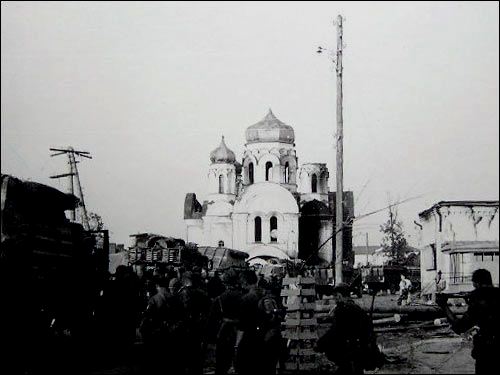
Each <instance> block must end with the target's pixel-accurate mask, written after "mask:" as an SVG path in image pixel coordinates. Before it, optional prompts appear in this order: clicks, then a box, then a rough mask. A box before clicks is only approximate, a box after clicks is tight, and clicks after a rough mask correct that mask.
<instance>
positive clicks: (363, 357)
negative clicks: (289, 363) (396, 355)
mask: <svg viewBox="0 0 500 375" xmlns="http://www.w3.org/2000/svg"><path fill="white" fill-rule="evenodd" d="M350 294H351V293H350V288H349V286H348V285H346V284H343V283H341V284H339V285H337V286H336V287H335V288H333V297H334V300H335V307H334V309H333V310H332V324H331V326H330V328H329V330H328V331H327V332H326V333H325V334H324V335H323V336H322V337H320V339H319V340H318V342H317V344H316V348H315V350H316V351H318V352H322V353H325V354H326V356H327V358H328V359H329V360H331V361H332V362H334V363H335V365H336V366H337V371H336V373H338V374H363V373H364V369H374V365H373V363H372V362H373V360H377V361H378V360H379V359H380V358H373V353H374V352H375V356H377V355H378V354H377V353H376V352H377V351H378V347H377V346H376V343H375V334H374V332H373V325H372V322H371V319H370V318H369V316H368V314H367V313H366V312H364V311H363V309H362V308H361V307H360V306H358V305H357V304H356V303H355V302H354V301H353V300H352V299H351V298H350ZM378 353H380V352H378ZM377 364H378V363H377ZM376 367H378V366H376Z"/></svg>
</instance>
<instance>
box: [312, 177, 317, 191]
mask: <svg viewBox="0 0 500 375" xmlns="http://www.w3.org/2000/svg"><path fill="white" fill-rule="evenodd" d="M311 192H313V193H317V192H318V177H316V175H315V174H313V175H312V177H311Z"/></svg>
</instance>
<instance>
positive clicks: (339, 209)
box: [335, 15, 344, 285]
mask: <svg viewBox="0 0 500 375" xmlns="http://www.w3.org/2000/svg"><path fill="white" fill-rule="evenodd" d="M342 48H343V47H342V16H341V15H338V16H337V57H336V62H337V67H336V71H337V174H336V176H337V193H336V201H335V209H336V210H335V212H336V220H335V221H336V223H335V228H336V231H335V232H336V236H335V285H338V284H339V283H341V282H342V281H343V277H342V263H343V239H344V236H343V234H344V231H343V225H344V224H343V219H344V210H343V195H344V182H343V178H344V166H343V164H344V161H343V152H344V147H343V137H344V134H343V116H342V100H343V97H342Z"/></svg>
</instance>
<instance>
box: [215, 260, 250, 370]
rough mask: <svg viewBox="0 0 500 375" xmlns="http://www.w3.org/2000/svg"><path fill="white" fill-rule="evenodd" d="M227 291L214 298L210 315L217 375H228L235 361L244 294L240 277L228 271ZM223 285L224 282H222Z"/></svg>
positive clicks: (226, 274) (224, 279)
mask: <svg viewBox="0 0 500 375" xmlns="http://www.w3.org/2000/svg"><path fill="white" fill-rule="evenodd" d="M223 282H224V285H225V290H224V291H223V292H222V294H220V295H218V296H217V297H215V298H214V300H213V302H212V307H211V310H210V315H209V323H208V325H207V326H208V327H209V328H212V331H211V335H212V338H215V344H216V347H215V374H216V375H218V374H227V373H228V371H229V369H230V368H231V364H232V362H233V359H234V347H235V345H236V331H237V328H236V327H237V325H238V313H239V307H240V303H241V297H242V295H243V292H242V290H241V288H240V286H239V276H238V273H237V272H236V271H234V270H231V269H230V270H228V271H227V272H226V273H225V274H224V277H223ZM221 283H222V281H221Z"/></svg>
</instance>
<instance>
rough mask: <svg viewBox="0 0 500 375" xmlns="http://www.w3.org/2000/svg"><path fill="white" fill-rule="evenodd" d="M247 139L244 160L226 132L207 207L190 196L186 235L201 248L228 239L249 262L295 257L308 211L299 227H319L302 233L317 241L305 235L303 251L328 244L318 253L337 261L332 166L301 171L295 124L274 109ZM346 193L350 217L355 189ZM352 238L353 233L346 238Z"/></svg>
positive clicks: (215, 156) (215, 154) (213, 158)
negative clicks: (232, 147) (330, 185)
mask: <svg viewBox="0 0 500 375" xmlns="http://www.w3.org/2000/svg"><path fill="white" fill-rule="evenodd" d="M245 136H246V144H245V149H244V152H243V158H242V163H241V164H240V163H239V162H237V161H236V156H235V154H234V152H233V151H231V150H230V149H229V148H228V146H227V145H226V143H225V141H224V137H222V140H221V143H220V145H219V147H217V148H216V149H215V150H214V151H212V152H211V153H210V162H211V163H210V166H209V170H208V180H207V189H208V198H207V199H206V200H205V201H204V202H203V204H200V203H199V202H198V201H197V199H196V195H195V194H194V193H189V194H187V195H186V199H185V204H184V220H185V223H186V240H187V241H188V242H195V243H197V244H199V245H202V246H218V244H219V242H220V241H223V242H224V246H225V247H228V248H233V249H238V250H242V251H245V252H247V253H248V254H249V255H250V257H249V260H251V259H254V258H262V259H269V258H280V259H290V258H297V257H299V256H300V255H301V254H299V216H300V212H301V211H302V210H303V209H305V211H307V214H306V215H305V216H304V218H303V219H302V222H301V225H303V227H304V228H308V229H309V228H310V227H311V225H313V226H314V228H313V229H312V230H307V231H306V230H304V234H305V235H308V239H311V238H312V240H311V241H309V242H307V241H305V240H304V239H303V241H305V242H303V245H302V248H303V249H304V250H305V249H306V248H310V249H313V250H316V249H317V247H319V245H318V244H321V243H323V242H325V241H326V242H327V243H326V245H325V246H323V247H322V248H321V250H320V251H319V257H320V258H322V259H323V260H326V261H331V260H332V255H333V246H334V242H335V241H332V240H331V239H330V240H329V237H330V236H331V235H332V234H333V220H332V219H333V216H332V214H333V212H334V207H333V206H332V201H333V202H334V199H333V198H334V196H333V195H332V193H330V192H329V189H328V177H329V173H328V169H327V168H326V164H324V163H308V164H304V165H303V166H302V167H301V168H300V169H299V166H298V159H297V155H296V152H295V143H294V142H295V135H294V131H293V128H292V127H291V126H289V125H286V124H284V123H283V122H282V121H280V120H279V119H277V118H276V116H274V114H273V113H272V111H271V110H269V112H268V114H267V115H266V116H265V118H264V119H263V120H262V121H260V122H258V123H256V124H255V125H252V126H250V127H248V128H247V129H246V133H245ZM344 195H345V196H346V198H345V200H346V201H347V206H348V207H347V209H346V210H345V211H347V213H346V214H348V215H353V214H354V213H353V203H352V202H353V199H352V193H350V192H346V193H344ZM308 220H309V221H308ZM311 220H312V221H311ZM311 223H312V224H311ZM306 232H308V233H306ZM350 236H351V234H350V232H349V233H348V236H347V238H348V241H351V237H350ZM313 250H310V251H313ZM306 255H307V254H305V253H303V254H302V257H305V256H306Z"/></svg>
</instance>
